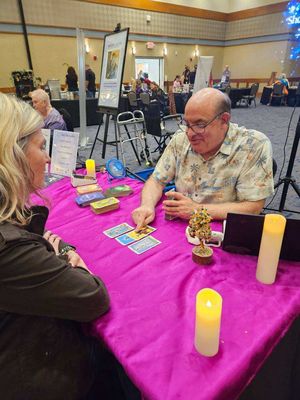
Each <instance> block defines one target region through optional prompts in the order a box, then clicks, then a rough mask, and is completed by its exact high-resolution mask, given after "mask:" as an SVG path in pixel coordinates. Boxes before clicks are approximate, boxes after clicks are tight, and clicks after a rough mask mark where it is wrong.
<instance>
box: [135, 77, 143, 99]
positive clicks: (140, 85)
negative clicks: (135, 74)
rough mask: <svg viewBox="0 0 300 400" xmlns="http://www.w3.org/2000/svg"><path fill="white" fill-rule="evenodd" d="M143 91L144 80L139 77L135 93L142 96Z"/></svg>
mask: <svg viewBox="0 0 300 400" xmlns="http://www.w3.org/2000/svg"><path fill="white" fill-rule="evenodd" d="M142 92H143V89H142V81H141V79H137V80H136V84H135V93H136V95H137V97H140V94H141V93H142Z"/></svg>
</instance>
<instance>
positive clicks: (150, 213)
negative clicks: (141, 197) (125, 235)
mask: <svg viewBox="0 0 300 400" xmlns="http://www.w3.org/2000/svg"><path fill="white" fill-rule="evenodd" d="M131 217H132V219H133V221H134V222H135V224H136V228H135V230H136V232H138V231H140V230H141V229H142V228H143V227H144V226H146V225H148V224H150V222H152V221H153V220H154V218H155V209H154V208H151V207H148V206H140V207H138V208H136V209H135V210H133V211H132V213H131Z"/></svg>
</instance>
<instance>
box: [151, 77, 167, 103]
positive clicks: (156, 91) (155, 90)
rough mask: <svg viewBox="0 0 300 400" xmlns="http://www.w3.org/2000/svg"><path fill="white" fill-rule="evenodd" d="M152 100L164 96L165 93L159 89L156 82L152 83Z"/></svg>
mask: <svg viewBox="0 0 300 400" xmlns="http://www.w3.org/2000/svg"><path fill="white" fill-rule="evenodd" d="M150 89H151V98H153V99H156V98H157V97H158V96H164V95H165V92H164V91H163V90H162V89H161V88H160V87H159V85H158V84H157V83H156V82H154V81H153V82H151V83H150Z"/></svg>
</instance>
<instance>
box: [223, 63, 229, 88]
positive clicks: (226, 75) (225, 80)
mask: <svg viewBox="0 0 300 400" xmlns="http://www.w3.org/2000/svg"><path fill="white" fill-rule="evenodd" d="M230 77H231V72H230V70H229V65H225V69H224V71H223V73H222V76H221V87H222V86H228V85H229V83H230Z"/></svg>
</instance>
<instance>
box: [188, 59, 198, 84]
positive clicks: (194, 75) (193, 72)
mask: <svg viewBox="0 0 300 400" xmlns="http://www.w3.org/2000/svg"><path fill="white" fill-rule="evenodd" d="M196 72H197V64H196V65H194V71H191V73H190V84H191V85H193V84H194V83H195V78H196Z"/></svg>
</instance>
